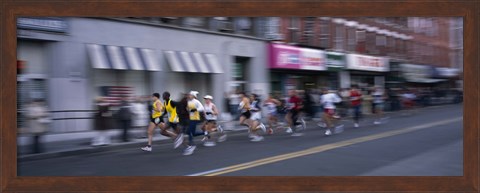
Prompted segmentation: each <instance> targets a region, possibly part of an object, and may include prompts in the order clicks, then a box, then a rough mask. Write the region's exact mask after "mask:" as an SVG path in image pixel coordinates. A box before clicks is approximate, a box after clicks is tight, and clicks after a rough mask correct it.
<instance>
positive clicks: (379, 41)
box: [375, 35, 387, 46]
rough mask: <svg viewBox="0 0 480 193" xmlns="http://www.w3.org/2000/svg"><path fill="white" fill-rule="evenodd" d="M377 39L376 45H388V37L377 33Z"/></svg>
mask: <svg viewBox="0 0 480 193" xmlns="http://www.w3.org/2000/svg"><path fill="white" fill-rule="evenodd" d="M375 38H376V40H375V45H376V46H386V45H387V38H386V37H385V36H383V35H377V36H376V37H375Z"/></svg>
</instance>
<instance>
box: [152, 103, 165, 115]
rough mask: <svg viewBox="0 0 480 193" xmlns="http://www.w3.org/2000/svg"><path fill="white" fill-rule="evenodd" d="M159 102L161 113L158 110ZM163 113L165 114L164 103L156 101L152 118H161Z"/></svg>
mask: <svg viewBox="0 0 480 193" xmlns="http://www.w3.org/2000/svg"><path fill="white" fill-rule="evenodd" d="M157 102H158V104H160V111H158V110H157ZM162 112H163V105H162V102H161V101H160V100H156V101H155V102H153V110H152V118H154V119H155V118H158V117H161V116H162Z"/></svg>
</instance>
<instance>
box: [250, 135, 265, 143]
mask: <svg viewBox="0 0 480 193" xmlns="http://www.w3.org/2000/svg"><path fill="white" fill-rule="evenodd" d="M263 139H264V138H263V137H262V136H258V135H257V136H254V137H253V139H252V140H250V141H252V142H259V141H263Z"/></svg>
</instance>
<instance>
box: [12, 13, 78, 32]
mask: <svg viewBox="0 0 480 193" xmlns="http://www.w3.org/2000/svg"><path fill="white" fill-rule="evenodd" d="M17 28H19V29H33V30H42V31H51V32H62V33H65V32H67V28H68V25H67V21H66V20H65V19H64V18H53V17H36V18H27V17H21V18H18V19H17Z"/></svg>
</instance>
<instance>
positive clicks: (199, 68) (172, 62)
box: [164, 51, 223, 73]
mask: <svg viewBox="0 0 480 193" xmlns="http://www.w3.org/2000/svg"><path fill="white" fill-rule="evenodd" d="M164 53H165V58H166V59H167V61H168V64H169V66H170V68H171V69H172V71H174V72H195V73H223V70H222V67H221V66H220V63H219V62H218V58H217V56H216V55H215V54H204V53H196V52H181V51H164Z"/></svg>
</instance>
